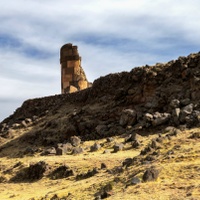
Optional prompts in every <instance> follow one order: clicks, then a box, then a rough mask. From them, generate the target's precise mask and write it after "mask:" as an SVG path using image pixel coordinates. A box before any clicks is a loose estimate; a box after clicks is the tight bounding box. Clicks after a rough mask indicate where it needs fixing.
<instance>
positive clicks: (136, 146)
mask: <svg viewBox="0 0 200 200" xmlns="http://www.w3.org/2000/svg"><path fill="white" fill-rule="evenodd" d="M131 145H132V147H133V148H138V147H139V146H140V142H139V141H138V140H134V141H133V142H132V143H131Z"/></svg>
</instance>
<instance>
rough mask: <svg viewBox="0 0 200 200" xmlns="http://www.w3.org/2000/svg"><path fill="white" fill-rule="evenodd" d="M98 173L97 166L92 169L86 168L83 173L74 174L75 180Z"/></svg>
mask: <svg viewBox="0 0 200 200" xmlns="http://www.w3.org/2000/svg"><path fill="white" fill-rule="evenodd" d="M97 173H99V171H98V169H97V168H94V169H93V170H88V172H87V173H85V174H78V175H77V176H76V180H81V179H86V178H90V177H92V176H94V175H95V174H97Z"/></svg>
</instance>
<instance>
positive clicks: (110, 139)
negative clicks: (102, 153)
mask: <svg viewBox="0 0 200 200" xmlns="http://www.w3.org/2000/svg"><path fill="white" fill-rule="evenodd" d="M106 141H107V142H113V141H114V139H113V138H112V137H108V138H106Z"/></svg>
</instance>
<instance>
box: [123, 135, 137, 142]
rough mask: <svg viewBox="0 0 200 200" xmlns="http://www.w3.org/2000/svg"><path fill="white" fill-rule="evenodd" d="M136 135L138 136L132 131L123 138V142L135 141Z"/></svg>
mask: <svg viewBox="0 0 200 200" xmlns="http://www.w3.org/2000/svg"><path fill="white" fill-rule="evenodd" d="M137 137H138V136H137V134H136V133H132V134H130V135H128V136H127V137H126V138H125V140H124V142H125V143H127V142H132V141H135V140H137Z"/></svg>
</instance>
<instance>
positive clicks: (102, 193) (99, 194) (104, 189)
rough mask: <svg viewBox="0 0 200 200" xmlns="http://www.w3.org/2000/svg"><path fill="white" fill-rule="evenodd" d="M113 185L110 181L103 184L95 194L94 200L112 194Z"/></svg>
mask: <svg viewBox="0 0 200 200" xmlns="http://www.w3.org/2000/svg"><path fill="white" fill-rule="evenodd" d="M112 190H113V186H112V183H108V184H106V185H105V186H103V187H102V188H101V189H100V191H99V192H97V193H96V194H95V200H98V199H106V198H108V197H110V196H111V195H112Z"/></svg>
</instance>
